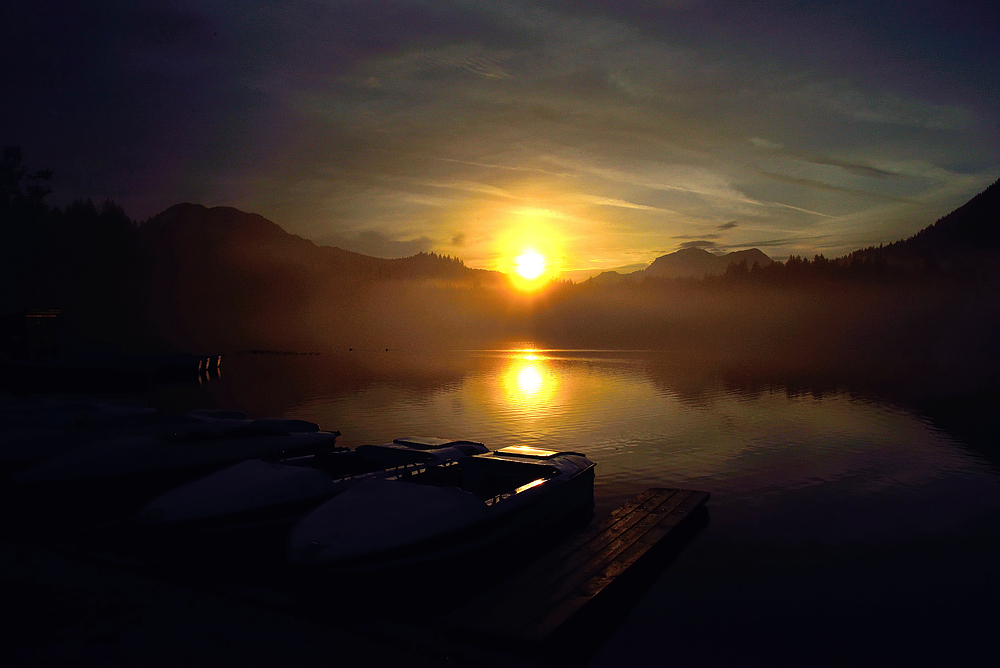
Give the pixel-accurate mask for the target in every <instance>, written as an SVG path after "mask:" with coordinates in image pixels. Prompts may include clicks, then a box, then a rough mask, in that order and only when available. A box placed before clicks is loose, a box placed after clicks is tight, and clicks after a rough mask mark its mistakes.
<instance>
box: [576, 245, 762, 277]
mask: <svg viewBox="0 0 1000 668" xmlns="http://www.w3.org/2000/svg"><path fill="white" fill-rule="evenodd" d="M744 260H745V261H746V263H747V267H753V265H754V263H755V262H756V263H757V264H759V265H760V266H761V267H766V266H768V265H769V264H771V263H772V262H773V260H771V258H769V257H768V256H767V255H765V254H764V253H763V252H761V251H760V250H758V249H756V248H750V249H747V250H741V251H734V252H732V253H726V254H725V255H716V254H714V253H710V252H709V251H707V250H705V249H703V248H684V249H681V250H679V251H676V252H674V253H667V254H666V255H661V256H660V257H658V258H656V259H655V260H653V262H652V263H650V265H649V266H648V267H646V268H645V269H639V270H637V271H633V272H630V273H624V274H623V273H619V272H617V271H606V272H604V273H602V274H600V275H598V276H595V277H594V278H592V279H590V280H591V282H592V283H593V284H598V285H613V284H615V283H617V282H619V281H621V280H627V279H636V278H643V277H645V276H649V277H653V278H704V277H705V276H711V275H718V274H724V273H726V269H728V268H729V265H730V264H739V263H740V262H742V261H744Z"/></svg>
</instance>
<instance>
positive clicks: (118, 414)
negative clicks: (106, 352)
mask: <svg viewBox="0 0 1000 668" xmlns="http://www.w3.org/2000/svg"><path fill="white" fill-rule="evenodd" d="M76 415H77V418H76V420H75V421H73V422H67V421H57V422H54V423H52V424H47V423H46V422H44V421H40V422H39V423H37V424H24V425H21V426H17V427H14V428H11V429H8V430H6V431H2V432H0V474H2V475H6V474H9V473H13V472H16V471H18V470H20V469H24V468H27V467H28V466H30V465H32V464H35V463H38V462H40V461H42V460H44V459H48V458H51V457H55V456H57V455H61V454H63V453H65V452H69V451H70V450H75V449H76V448H78V447H80V446H82V445H87V444H90V443H95V442H98V441H107V440H110V439H117V438H123V437H127V436H151V437H160V436H162V437H164V438H170V437H173V436H176V435H177V434H178V433H181V432H182V431H185V430H190V429H192V428H194V429H198V428H202V429H208V428H211V427H208V426H207V425H220V424H221V425H228V426H239V425H248V424H250V423H251V420H248V419H247V416H246V414H245V413H241V412H238V411H227V410H210V409H198V410H193V411H188V412H187V413H184V414H180V415H175V414H172V413H161V412H159V411H156V410H154V409H151V408H150V409H145V408H135V409H133V408H131V407H123V408H122V409H120V410H118V407H111V408H109V409H106V410H103V411H101V412H99V413H95V412H93V411H91V412H84V411H83V410H80V411H78V412H77V413H76Z"/></svg>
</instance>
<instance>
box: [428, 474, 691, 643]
mask: <svg viewBox="0 0 1000 668" xmlns="http://www.w3.org/2000/svg"><path fill="white" fill-rule="evenodd" d="M708 498H709V494H708V493H706V492H695V491H690V490H678V489H668V488H652V489H649V490H646V491H645V492H643V493H642V494H640V495H638V496H637V497H635V498H633V499H632V500H630V501H629V502H627V503H625V504H624V505H622V506H621V507H619V508H617V509H616V510H615V511H613V512H612V513H611V514H610V515H609V516H608V517H606V518H605V519H604V520H603V521H602V522H600V523H599V524H597V525H596V526H594V527H592V528H590V529H589V530H586V531H584V532H583V533H581V534H580V535H579V536H578V537H577V538H576V539H574V540H573V541H571V542H570V543H568V544H566V545H564V546H562V547H560V548H556V549H554V550H552V551H550V552H548V553H547V554H545V555H543V556H542V557H540V558H539V559H537V560H536V561H535V562H533V563H531V564H529V565H528V566H526V567H525V568H524V569H522V570H521V571H519V572H517V573H515V574H514V575H512V576H511V577H509V578H507V579H506V580H505V581H503V582H501V583H500V584H498V585H497V586H496V587H494V588H493V589H492V590H490V591H488V592H486V593H485V594H483V595H482V596H480V597H479V598H477V599H476V600H474V601H472V602H470V603H468V604H466V605H465V606H463V607H462V608H460V609H459V610H456V611H455V612H453V613H451V614H450V615H448V617H447V618H446V619H445V622H446V623H447V624H448V625H450V626H452V627H454V628H458V629H464V630H470V631H474V632H476V633H480V634H484V635H488V636H494V637H499V638H510V639H516V640H522V641H540V640H543V639H545V638H546V637H548V636H549V635H551V634H552V633H553V632H554V631H555V630H556V629H558V628H559V627H560V626H561V625H563V624H564V623H565V622H566V621H567V620H569V619H570V618H571V617H572V616H573V615H574V614H576V613H577V612H578V611H579V610H580V609H582V608H583V607H584V606H586V605H587V604H588V603H589V602H590V601H591V600H593V599H594V598H595V597H596V596H598V595H599V594H600V593H601V592H602V591H603V590H604V589H606V588H607V587H608V586H609V585H611V584H612V583H613V582H614V581H615V579H616V578H618V577H620V576H621V575H622V574H624V573H625V572H626V571H627V570H628V569H629V568H631V567H632V566H633V565H635V564H636V562H638V561H639V559H641V558H642V557H643V556H644V555H645V554H646V553H647V552H649V551H650V550H651V549H653V548H654V547H655V546H656V545H657V544H659V543H660V542H661V541H663V540H664V539H665V538H667V537H668V536H669V535H670V533H671V531H673V530H674V529H675V528H677V527H678V526H680V525H681V524H682V523H683V522H684V520H685V519H686V518H687V517H688V516H690V515H691V514H692V512H693V511H694V510H696V509H698V508H699V507H700V506H702V505H704V504H705V502H706V501H708Z"/></svg>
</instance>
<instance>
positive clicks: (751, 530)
mask: <svg viewBox="0 0 1000 668" xmlns="http://www.w3.org/2000/svg"><path fill="white" fill-rule="evenodd" d="M199 392H200V395H199V397H200V399H199V400H202V401H209V400H210V401H212V402H214V403H216V404H217V405H220V406H224V407H231V408H242V409H243V410H247V411H248V412H250V413H251V414H254V415H281V416H285V417H295V418H302V419H307V420H312V421H315V422H318V423H320V425H321V426H323V427H324V428H329V429H339V430H340V431H341V432H342V433H343V436H342V437H341V439H340V441H339V442H340V443H341V444H344V445H350V446H356V445H360V444H362V443H378V442H385V441H388V440H391V439H392V438H394V437H398V436H406V435H434V436H446V437H456V438H459V437H461V438H470V439H474V440H480V441H482V442H484V443H486V444H487V445H488V446H490V447H491V448H499V447H503V446H506V445H512V444H528V445H536V446H541V447H546V448H552V449H572V450H577V451H580V452H583V453H585V454H586V455H587V456H588V457H590V458H591V459H592V460H593V461H595V462H596V463H597V479H596V487H595V492H596V500H597V513H598V515H601V514H604V513H606V512H608V511H610V510H611V509H612V508H614V507H615V506H617V505H619V504H620V503H622V502H624V501H625V500H627V499H628V498H630V497H632V496H634V495H635V494H637V493H639V492H641V491H642V490H644V489H646V488H648V487H653V486H664V487H684V488H690V489H699V490H705V491H709V492H711V494H712V499H711V501H710V504H709V507H710V512H711V520H710V522H709V525H708V527H707V528H706V529H705V530H704V531H702V532H701V534H699V535H698V537H697V538H696V539H695V540H694V541H692V543H691V544H690V545H689V546H688V547H687V548H686V549H685V550H684V551H683V552H682V554H681V555H680V557H678V558H677V560H676V561H675V562H674V563H673V564H672V565H671V566H670V567H669V568H668V569H667V570H666V571H665V572H664V574H663V576H661V577H660V579H659V580H658V581H657V582H656V584H655V585H654V586H653V588H652V589H651V590H650V592H649V593H648V594H647V595H646V596H645V598H644V599H643V600H642V601H641V602H640V604H639V605H638V606H637V607H636V608H635V609H634V610H633V612H632V613H631V615H630V616H629V617H628V618H627V619H626V620H625V622H624V623H623V624H622V625H621V626H619V627H618V628H617V630H615V631H614V632H613V633H612V634H611V635H610V637H609V638H608V639H607V642H605V643H604V645H603V648H602V650H601V651H600V652H599V653H598V654H597V655H596V656H595V657H594V658H593V659H592V663H593V664H594V665H662V663H663V661H664V660H665V659H668V658H672V659H673V660H674V661H676V662H678V664H679V665H700V664H701V665H745V664H760V665H776V664H784V663H794V664H796V665H801V664H802V663H805V664H807V665H809V664H817V663H819V664H833V665H840V664H843V663H852V664H859V663H860V664H868V663H877V662H881V661H888V660H892V661H895V660H907V661H909V662H910V663H911V664H913V663H922V662H923V660H925V659H927V660H928V661H929V660H930V658H931V657H934V658H935V660H942V659H944V660H956V659H960V658H963V657H965V659H968V658H969V657H973V656H976V652H978V651H980V650H983V649H984V648H986V649H989V648H990V646H991V642H992V641H990V640H987V638H989V637H991V636H990V634H991V633H992V628H991V627H988V625H987V623H986V621H985V620H989V619H992V618H993V616H995V612H994V611H993V610H992V608H993V606H995V604H996V602H997V596H996V590H997V586H998V584H1000V580H998V578H997V576H996V574H995V564H997V563H1000V561H998V558H1000V549H998V546H997V538H996V537H997V529H998V528H1000V521H998V517H1000V478H998V474H997V472H998V466H997V464H996V462H991V461H989V460H988V459H985V458H982V457H980V456H978V455H976V454H975V453H974V451H972V450H971V449H969V448H967V447H966V446H965V445H964V444H963V443H962V442H960V441H959V440H957V439H955V438H953V437H951V436H949V435H948V434H946V433H943V432H941V431H938V430H937V429H935V428H934V427H933V426H931V425H930V424H929V422H927V421H926V420H924V419H922V418H921V417H919V416H918V415H916V414H914V413H913V412H910V411H907V410H903V409H900V408H896V407H893V406H890V405H884V404H879V403H876V402H873V401H869V400H866V399H864V398H860V397H856V396H850V395H847V394H829V393H827V394H823V395H813V394H811V393H804V394H803V393H799V394H796V393H792V392H789V391H788V390H787V389H785V388H780V387H775V388H770V389H766V390H757V391H744V390H740V389H739V388H734V387H732V386H730V385H727V384H726V383H724V382H722V381H721V380H720V379H718V378H716V377H713V375H712V374H711V373H708V372H692V371H691V370H690V369H684V367H683V366H680V365H678V364H676V363H675V361H674V362H671V361H668V360H666V359H664V358H662V357H660V356H658V355H657V354H655V353H646V352H618V351H616V352H607V351H551V350H531V349H519V350H507V351H462V352H450V353H434V354H427V353H423V354H414V353H405V352H397V351H362V352H358V353H352V355H348V356H345V357H344V358H338V359H330V358H328V357H326V356H302V357H297V356H242V357H236V358H233V359H231V360H227V365H226V366H225V367H224V369H223V373H222V377H221V378H219V379H216V380H213V381H211V382H210V383H207V384H205V385H204V386H202V387H201V388H200V389H199ZM160 400H161V401H164V402H169V401H175V402H181V403H183V401H186V400H192V399H191V398H190V397H188V398H186V399H184V398H178V397H169V396H164V397H161V398H160ZM980 611H981V612H980ZM664 652H665V653H664ZM967 652H968V653H967Z"/></svg>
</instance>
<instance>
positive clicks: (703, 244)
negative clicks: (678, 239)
mask: <svg viewBox="0 0 1000 668" xmlns="http://www.w3.org/2000/svg"><path fill="white" fill-rule="evenodd" d="M718 246H719V244H717V243H716V242H714V241H708V240H706V239H698V240H697V241H685V242H684V243H682V244H681V248H703V249H706V250H707V249H709V248H718Z"/></svg>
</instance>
